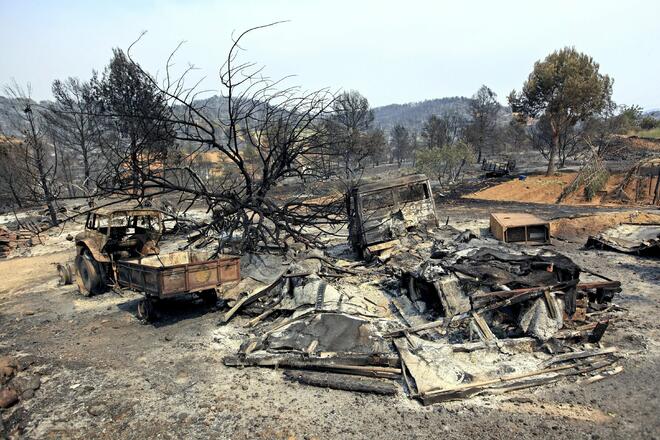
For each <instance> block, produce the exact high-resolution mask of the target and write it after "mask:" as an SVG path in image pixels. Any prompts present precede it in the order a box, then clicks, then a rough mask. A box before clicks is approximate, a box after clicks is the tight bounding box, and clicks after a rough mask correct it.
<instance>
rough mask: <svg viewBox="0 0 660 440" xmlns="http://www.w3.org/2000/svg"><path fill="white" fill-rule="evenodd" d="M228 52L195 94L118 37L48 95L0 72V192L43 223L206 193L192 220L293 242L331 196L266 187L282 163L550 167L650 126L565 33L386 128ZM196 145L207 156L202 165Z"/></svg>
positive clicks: (322, 214) (359, 101)
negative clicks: (501, 94)
mask: <svg viewBox="0 0 660 440" xmlns="http://www.w3.org/2000/svg"><path fill="white" fill-rule="evenodd" d="M239 52H240V47H238V46H237V45H234V46H233V48H232V49H231V52H230V54H229V57H228V58H227V59H226V61H225V63H224V65H223V68H222V70H221V74H220V77H219V82H220V85H221V88H222V90H223V94H222V96H220V97H216V98H211V99H202V98H200V96H199V95H198V94H197V91H196V89H195V87H189V86H187V85H186V84H185V80H186V78H187V76H186V75H187V73H188V72H189V71H184V72H183V73H182V74H179V75H178V76H175V75H174V74H173V73H171V72H170V71H169V68H170V62H169V61H168V65H167V70H166V73H167V76H166V78H165V80H164V81H160V82H159V81H156V79H155V78H154V77H152V76H151V75H150V74H149V73H147V72H146V71H144V70H143V69H142V67H141V66H140V65H139V64H138V63H136V62H135V61H134V60H133V59H132V58H131V57H130V52H128V53H126V52H124V51H122V50H120V49H116V50H114V52H113V56H112V58H111V60H110V62H109V64H108V65H107V67H106V68H105V69H104V70H103V71H102V72H100V73H94V74H93V75H92V77H91V79H90V80H89V81H81V80H79V79H77V78H67V79H64V80H57V81H55V82H54V83H53V85H52V93H53V97H54V101H53V102H44V103H37V102H34V101H33V100H32V99H31V98H30V90H29V88H27V89H23V88H21V87H20V86H19V85H17V84H12V85H10V86H7V87H6V88H5V94H6V95H7V96H8V97H9V98H11V99H10V100H9V102H10V103H11V106H10V108H9V111H8V112H7V114H6V115H3V116H4V117H3V118H2V121H5V122H4V123H3V125H2V126H0V130H1V131H2V133H3V134H2V135H1V136H0V203H2V204H5V205H12V206H15V207H19V208H20V207H25V206H35V205H43V206H45V207H46V208H47V211H48V216H49V219H50V222H51V223H52V224H57V222H58V216H57V211H58V204H57V202H58V200H63V199H91V198H93V197H95V196H108V195H112V196H115V197H120V198H123V199H137V200H145V199H147V198H149V197H154V196H157V195H171V196H173V197H177V199H178V201H179V202H181V203H184V204H186V205H187V206H191V205H192V204H193V203H197V202H204V203H206V204H207V205H208V208H209V210H210V211H213V212H214V213H215V214H214V219H215V220H214V221H213V223H212V224H209V225H206V226H205V228H206V229H207V230H213V229H215V230H218V231H219V230H222V231H225V232H226V231H227V230H229V231H232V233H233V232H236V234H237V235H238V236H241V237H242V240H244V243H245V246H254V245H255V243H264V242H266V241H268V240H275V241H277V242H280V243H283V242H285V241H286V239H287V238H291V237H294V238H295V239H298V240H303V241H304V240H310V236H309V230H310V228H309V226H310V221H312V219H313V220H314V221H317V222H321V223H322V222H324V221H327V222H330V221H331V220H330V219H331V218H332V215H331V214H330V212H331V211H332V209H335V207H332V208H330V207H328V206H323V207H321V206H310V205H309V204H307V203H306V202H305V201H304V200H303V198H302V197H301V194H297V195H295V196H294V197H292V198H290V199H282V198H281V197H280V196H278V197H277V198H275V196H274V195H273V194H275V193H276V192H277V188H279V187H280V186H281V185H282V183H283V182H284V181H286V180H287V179H290V178H294V179H296V180H298V181H302V182H306V185H305V190H306V192H307V193H315V192H316V191H321V190H320V189H319V188H321V187H322V186H323V184H322V183H323V182H327V181H328V180H329V179H330V180H331V179H335V180H337V181H340V182H344V183H345V184H346V185H347V186H353V185H356V184H357V183H358V182H359V181H360V180H361V179H362V177H363V173H364V172H365V170H367V169H368V168H369V167H376V166H379V165H382V164H384V163H389V164H396V165H397V166H399V167H403V166H406V167H413V168H415V169H417V170H418V171H420V172H424V173H427V174H428V175H429V176H431V177H432V178H434V179H437V180H438V181H440V182H441V183H452V182H455V181H457V180H460V179H461V176H462V175H463V174H464V172H465V171H466V170H467V169H470V167H471V165H472V164H473V163H475V162H481V161H482V160H485V159H490V158H496V157H502V156H508V155H514V154H518V153H519V152H523V151H533V150H536V151H538V152H539V153H540V154H541V155H543V157H545V158H546V159H547V161H548V168H547V172H548V173H549V174H552V173H554V172H555V171H556V169H557V168H558V167H562V166H564V165H565V163H566V161H567V160H569V159H578V158H583V159H584V158H587V157H590V155H593V154H596V155H599V156H603V155H605V154H611V153H612V151H614V148H615V146H616V137H615V136H614V135H616V134H620V133H626V132H628V131H630V130H632V129H636V128H640V127H641V128H653V127H655V126H657V124H656V122H655V120H651V119H649V118H643V117H642V114H641V109H640V108H639V107H636V106H631V107H626V106H617V105H616V104H614V103H613V102H612V100H611V92H612V80H611V79H610V78H609V77H608V76H607V75H603V74H601V73H600V72H599V66H598V64H597V63H595V62H594V61H593V60H592V59H591V58H590V57H589V56H587V55H585V54H582V53H579V52H577V51H576V50H575V49H573V48H565V49H562V50H560V51H557V52H554V53H552V54H550V55H549V56H548V57H546V58H545V59H544V60H542V61H539V62H537V63H536V64H535V65H534V68H533V71H532V72H531V73H530V75H529V78H528V79H527V81H526V82H525V83H524V84H523V87H522V89H521V90H520V91H519V92H516V91H514V92H512V93H511V94H510V95H509V97H508V102H509V105H510V107H504V106H503V105H501V104H500V103H499V101H498V98H497V95H496V94H495V93H494V92H493V91H492V90H491V89H490V88H489V87H487V86H485V85H484V86H481V87H480V88H479V89H478V90H477V91H476V92H475V93H474V95H473V96H472V97H471V98H465V99H461V105H460V106H457V105H450V102H449V101H447V102H444V101H443V105H442V106H441V107H439V108H442V111H439V112H437V113H432V114H430V115H427V116H425V117H424V118H423V119H422V120H421V121H417V122H414V123H413V122H411V121H410V120H406V121H402V122H399V123H394V124H393V125H391V126H389V127H387V128H384V127H382V126H380V125H378V124H377V123H376V118H375V115H374V109H372V108H371V106H370V104H369V101H368V100H367V98H366V97H364V96H362V95H361V94H360V93H359V92H358V91H354V90H352V91H347V92H344V93H340V94H336V95H335V94H331V93H328V92H327V91H325V90H319V91H312V92H309V93H304V92H302V91H300V90H299V89H297V88H295V87H292V88H286V87H279V83H278V82H273V81H270V80H268V79H264V78H263V77H262V76H260V74H259V72H260V70H259V69H257V68H256V67H255V66H254V65H253V64H251V63H240V62H238V61H237V60H236V58H237V56H238V54H239ZM173 55H174V54H173ZM450 101H451V100H450ZM3 102H4V101H3ZM452 102H454V101H452ZM445 104H447V105H445ZM397 109H399V107H397ZM399 110H400V109H399ZM397 111H398V110H397ZM205 153H214V154H216V156H215V157H217V158H218V159H217V160H214V162H213V163H212V164H210V165H209V164H208V163H207V164H202V163H201V159H200V158H203V157H206V156H204V154H205ZM211 168H212V169H213V171H214V172H209V169H211ZM316 182H318V183H320V184H319V185H316ZM255 222H256V223H255ZM255 224H256V226H255ZM229 235H231V234H229ZM223 236H227V234H224V235H223Z"/></svg>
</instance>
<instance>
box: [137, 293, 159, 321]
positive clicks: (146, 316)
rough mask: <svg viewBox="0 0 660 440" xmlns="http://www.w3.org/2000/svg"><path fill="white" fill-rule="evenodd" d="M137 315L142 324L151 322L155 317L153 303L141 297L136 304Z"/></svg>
mask: <svg viewBox="0 0 660 440" xmlns="http://www.w3.org/2000/svg"><path fill="white" fill-rule="evenodd" d="M137 317H138V319H139V320H140V322H142V323H143V324H147V323H150V322H153V320H154V317H155V310H154V304H153V302H152V301H151V299H149V298H145V299H141V300H140V301H139V302H138V304H137Z"/></svg>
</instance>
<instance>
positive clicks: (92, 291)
mask: <svg viewBox="0 0 660 440" xmlns="http://www.w3.org/2000/svg"><path fill="white" fill-rule="evenodd" d="M76 273H77V275H78V276H77V281H78V290H79V291H80V293H81V294H82V295H83V296H91V295H96V294H98V293H103V290H104V283H103V277H102V275H101V274H102V272H101V269H100V267H99V265H98V263H97V262H96V261H95V260H94V258H93V257H92V256H91V255H90V254H89V252H87V251H83V253H82V254H81V255H78V256H77V257H76Z"/></svg>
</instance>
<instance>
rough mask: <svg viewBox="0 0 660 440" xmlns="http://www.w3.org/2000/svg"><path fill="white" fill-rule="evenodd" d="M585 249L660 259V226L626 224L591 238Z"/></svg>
mask: <svg viewBox="0 0 660 440" xmlns="http://www.w3.org/2000/svg"><path fill="white" fill-rule="evenodd" d="M585 247H586V248H587V249H604V250H610V251H616V252H623V253H625V254H635V255H640V256H645V257H660V224H655V225H640V224H625V223H624V224H621V225H619V226H616V227H614V228H610V229H607V230H606V231H603V232H601V233H600V234H597V235H592V236H590V237H589V239H588V240H587V244H586V246H585Z"/></svg>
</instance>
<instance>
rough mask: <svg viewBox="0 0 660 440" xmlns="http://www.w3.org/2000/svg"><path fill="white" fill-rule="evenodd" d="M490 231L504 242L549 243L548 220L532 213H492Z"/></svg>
mask: <svg viewBox="0 0 660 440" xmlns="http://www.w3.org/2000/svg"><path fill="white" fill-rule="evenodd" d="M490 232H491V233H492V234H493V235H494V236H495V238H497V239H498V240H501V241H504V242H506V243H519V242H522V243H530V244H546V243H550V222H548V221H546V220H543V219H541V218H539V217H537V216H535V215H532V214H524V213H522V214H520V213H506V212H498V213H492V214H491V215H490Z"/></svg>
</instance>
